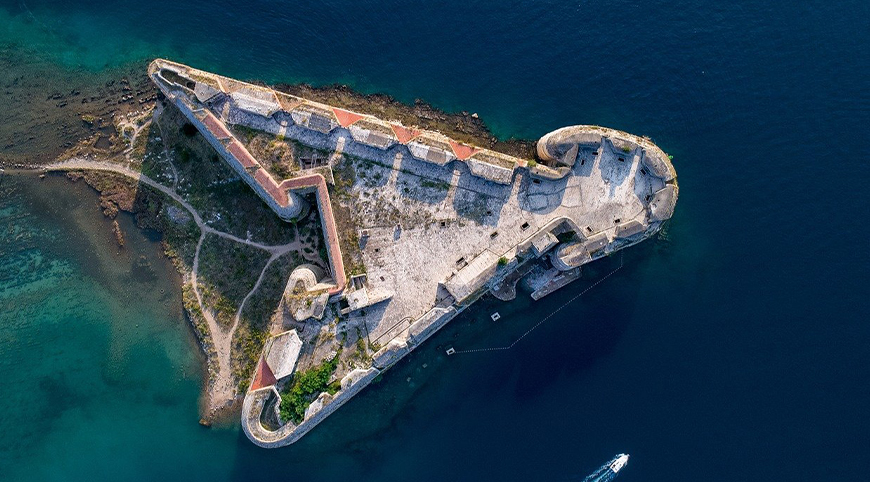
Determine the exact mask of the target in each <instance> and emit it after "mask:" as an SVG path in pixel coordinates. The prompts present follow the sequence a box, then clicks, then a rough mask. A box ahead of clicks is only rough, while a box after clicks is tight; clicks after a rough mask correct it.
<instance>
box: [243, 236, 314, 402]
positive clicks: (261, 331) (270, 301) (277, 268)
mask: <svg viewBox="0 0 870 482" xmlns="http://www.w3.org/2000/svg"><path fill="white" fill-rule="evenodd" d="M302 262H303V260H302V258H301V256H299V254H298V253H294V252H291V253H288V254H286V255H284V256H281V257H280V258H278V259H276V260H275V261H274V262H273V263H272V264H271V265H269V269H267V270H266V274H265V275H264V276H263V281H262V283H260V288H259V289H258V290H257V292H256V293H254V295H253V296H251V299H249V300H248V303H247V304H245V309H244V311H243V312H242V316H241V318H240V319H239V327H238V329H237V331H236V336H235V337H234V338H233V347H232V350H233V351H232V353H233V356H232V370H233V377H234V378H235V379H236V380H238V381H239V391H241V392H244V391H245V389H246V388H247V383H248V382H249V381H250V379H251V375H252V374H253V372H254V367H255V366H256V364H257V360H258V359H259V357H260V353H261V352H262V351H263V345H264V344H265V342H266V338H267V334H268V332H269V326H270V321H271V319H272V316H273V315H274V314H275V311H276V310H277V309H278V305H279V303H280V302H281V296H282V295H283V294H284V287H285V285H286V283H287V279H288V278H289V277H290V272H292V271H293V268H295V267H296V266H299V265H300V264H302Z"/></svg>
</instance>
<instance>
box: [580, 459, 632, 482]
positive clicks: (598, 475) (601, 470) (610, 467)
mask: <svg viewBox="0 0 870 482" xmlns="http://www.w3.org/2000/svg"><path fill="white" fill-rule="evenodd" d="M627 463H628V455H627V454H619V455H617V456H616V457H613V459H612V460H610V461H608V462H607V463H605V464H604V465H602V466H601V467H598V469H596V470H595V472H592V473H591V474H589V475H587V476H586V478H585V479H583V482H610V481H611V480H613V479H615V478H616V476H617V475H619V471H620V470H622V469H623V468H625V465H626V464H627Z"/></svg>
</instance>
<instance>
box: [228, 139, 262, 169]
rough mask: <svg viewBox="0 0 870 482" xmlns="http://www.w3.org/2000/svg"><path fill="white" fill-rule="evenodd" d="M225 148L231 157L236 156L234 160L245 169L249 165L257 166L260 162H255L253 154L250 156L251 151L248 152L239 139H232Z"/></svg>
mask: <svg viewBox="0 0 870 482" xmlns="http://www.w3.org/2000/svg"><path fill="white" fill-rule="evenodd" d="M227 150H228V151H229V152H230V154H232V155H233V157H235V158H236V160H237V161H238V162H239V164H241V165H242V167H244V168H245V169H248V168H249V167H259V166H260V164H259V163H258V162H257V160H256V159H254V157H253V156H251V153H250V152H248V150H247V149H245V147H244V146H243V145H242V144H241V143H239V141H237V140H235V139H233V141H232V142H231V143H230V145H228V146H227Z"/></svg>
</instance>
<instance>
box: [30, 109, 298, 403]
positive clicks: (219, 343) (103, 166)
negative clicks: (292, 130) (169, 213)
mask: <svg viewBox="0 0 870 482" xmlns="http://www.w3.org/2000/svg"><path fill="white" fill-rule="evenodd" d="M149 122H150V121H149ZM142 127H144V126H141V127H138V128H137V129H136V131H135V132H134V134H133V137H134V138H135V136H137V135H139V133H140V132H141V130H142ZM158 128H159V126H158ZM130 144H131V145H132V144H133V142H131V143H130ZM127 160H128V161H129V160H130V152H129V150H128V152H127ZM168 162H169V164H170V167H171V168H172V172H173V188H169V187H167V186H164V185H163V184H160V183H158V182H157V181H155V180H153V179H151V178H150V177H148V176H146V175H144V174H142V173H141V172H138V171H135V170H133V169H131V168H129V167H127V166H125V165H123V164H118V163H114V162H107V161H97V160H92V159H84V158H73V159H68V160H65V161H59V162H56V163H52V164H49V165H47V166H45V167H44V170H46V171H77V170H88V171H104V172H112V173H115V174H120V175H122V176H126V177H128V178H130V179H133V180H135V181H137V182H138V183H141V184H145V185H147V186H149V187H151V188H154V189H156V190H158V191H160V192H162V193H163V194H165V195H166V196H168V197H170V198H171V199H172V200H173V201H175V202H177V203H178V204H179V205H181V207H183V208H184V209H186V210H187V211H188V212H190V214H191V216H192V217H193V221H194V222H195V223H196V225H197V226H198V227H199V229H200V232H201V234H200V237H199V241H198V242H197V244H196V254H195V255H194V258H193V267H192V268H191V272H190V283H191V285H192V286H193V292H194V294H195V296H196V301H197V303H198V304H199V307H200V310H201V311H202V314H203V316H204V317H205V320H206V323H207V324H208V329H209V333H208V336H209V337H210V338H211V342H212V345H213V346H214V349H215V352H216V356H215V358H216V359H215V360H213V362H211V363H210V365H211V366H212V368H213V370H212V372H213V373H212V375H213V376H212V377H211V383H210V384H209V388H208V404H207V405H208V411H209V413H211V414H213V413H214V412H215V411H216V410H218V409H221V408H223V407H224V406H226V405H228V404H230V403H231V402H232V401H233V400H234V398H235V396H236V383H234V380H233V375H232V367H231V363H230V361H231V358H230V355H231V349H232V341H233V335H235V332H236V329H237V328H238V326H239V320H240V318H241V314H242V310H243V309H244V307H245V304H247V302H248V300H249V299H250V298H251V296H253V294H254V293H255V292H256V291H257V289H259V287H260V284H261V283H262V281H263V278H264V277H265V274H266V270H267V269H268V268H269V266H271V264H272V263H273V262H274V261H275V260H276V259H278V258H280V257H281V256H283V255H284V254H287V253H289V252H291V251H298V252H300V253H303V251H302V249H301V248H302V246H301V245H300V243H299V240H298V237H297V238H296V240H295V241H294V242H292V243H288V244H282V245H277V246H269V245H265V244H261V243H257V242H255V241H251V240H249V239H242V238H239V237H238V236H234V235H232V234H230V233H226V232H223V231H218V230H217V229H214V228H212V227H211V226H209V225H207V224H206V223H205V222H204V221H203V220H202V216H200V214H199V212H197V210H196V209H194V207H193V206H191V205H190V203H188V202H187V201H185V200H184V199H183V198H182V197H181V196H180V195H179V194H178V193H177V192H176V190H175V189H174V187H175V186H177V183H178V174H177V172H176V171H175V166H173V165H172V162H171V160H170V161H168ZM209 234H213V235H215V236H220V237H222V238H224V239H228V240H230V241H233V242H236V243H240V244H245V245H248V246H251V247H254V248H258V249H262V250H264V251H266V252H268V253H269V254H270V255H271V256H270V257H269V260H268V261H267V262H266V265H265V266H264V267H263V270H262V271H261V272H260V276H259V278H257V282H256V283H255V284H254V287H253V288H252V289H251V291H250V292H248V294H247V296H245V298H244V299H243V300H242V302H241V304H240V305H239V308H238V310H237V311H236V314H235V317H234V318H233V324H232V326H231V327H229V329H226V330H225V329H222V328H221V327H220V325H218V323H217V321H216V320H215V317H214V313H213V312H212V311H211V310H210V309H208V308H207V307H206V306H205V305H204V304H203V301H202V295H201V294H200V290H199V285H198V283H197V279H198V275H199V253H200V250H201V248H202V243H203V241H205V238H206V236H207V235H209Z"/></svg>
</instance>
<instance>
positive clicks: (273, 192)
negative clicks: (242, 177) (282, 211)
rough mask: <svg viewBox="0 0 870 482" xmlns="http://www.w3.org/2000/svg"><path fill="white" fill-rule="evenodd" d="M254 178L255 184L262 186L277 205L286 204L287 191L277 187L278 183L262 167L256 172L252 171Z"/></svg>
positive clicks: (287, 200)
mask: <svg viewBox="0 0 870 482" xmlns="http://www.w3.org/2000/svg"><path fill="white" fill-rule="evenodd" d="M254 180H255V181H257V184H259V185H260V186H262V187H263V189H265V190H266V192H267V193H269V196H272V199H274V200H275V202H277V203H278V205H279V206H282V207H283V206H287V203H288V202H289V199H287V193H286V192H285V191H284V190H283V189H281V188H279V187H278V184H276V183H275V180H274V179H272V176H270V175H269V174H268V173H266V171H265V170H264V169H257V172H255V173H254Z"/></svg>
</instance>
